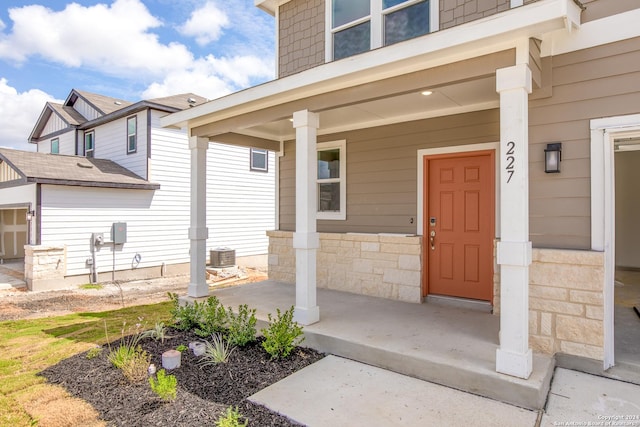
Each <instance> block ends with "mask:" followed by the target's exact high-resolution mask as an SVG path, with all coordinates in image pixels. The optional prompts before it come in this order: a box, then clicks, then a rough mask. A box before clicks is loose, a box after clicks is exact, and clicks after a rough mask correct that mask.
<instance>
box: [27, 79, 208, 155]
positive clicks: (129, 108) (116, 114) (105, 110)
mask: <svg viewBox="0 0 640 427" xmlns="http://www.w3.org/2000/svg"><path fill="white" fill-rule="evenodd" d="M78 98H82V99H83V100H84V101H85V102H87V103H88V104H90V105H91V106H92V107H93V108H94V109H95V110H96V111H98V112H99V113H100V114H101V116H100V117H98V118H95V119H92V120H89V119H88V118H86V117H83V116H82V114H80V113H79V112H78V111H77V110H76V109H74V108H73V105H74V104H75V103H76V101H77V100H78ZM207 101H208V100H207V99H206V98H204V97H202V96H199V95H196V94H194V93H182V94H179V95H172V96H167V97H163V98H154V99H150V100H142V101H138V102H135V103H133V102H129V101H125V100H122V99H118V98H111V97H109V96H104V95H99V94H96V93H91V92H86V91H82V90H77V89H72V90H71V92H70V93H69V96H67V99H66V100H65V101H64V104H57V103H53V102H47V103H46V104H45V107H44V109H43V110H42V113H40V117H39V118H38V121H37V122H36V124H35V126H34V128H33V130H32V131H31V134H30V135H29V139H28V142H30V143H32V144H34V143H36V142H38V140H40V138H41V137H42V136H43V135H41V133H42V131H43V130H44V128H45V126H46V125H47V122H48V120H49V118H50V117H51V115H52V114H56V115H58V116H59V117H60V118H61V119H62V120H63V121H64V122H65V123H66V124H67V128H66V129H65V130H63V131H58V132H55V133H63V132H67V131H68V130H70V129H88V128H91V127H95V126H98V125H101V124H103V123H107V122H109V121H112V120H116V119H118V118H121V117H124V116H126V115H129V114H134V113H136V112H138V111H141V110H144V109H146V108H153V109H156V110H161V111H165V112H167V113H175V112H177V111H181V110H185V109H188V108H190V107H194V106H196V105H201V104H204V103H206V102H207ZM52 135H53V134H48V135H47V136H52Z"/></svg>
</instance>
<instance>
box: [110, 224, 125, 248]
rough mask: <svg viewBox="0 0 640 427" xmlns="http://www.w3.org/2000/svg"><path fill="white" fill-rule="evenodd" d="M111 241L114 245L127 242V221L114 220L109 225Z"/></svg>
mask: <svg viewBox="0 0 640 427" xmlns="http://www.w3.org/2000/svg"><path fill="white" fill-rule="evenodd" d="M111 241H112V242H113V243H114V244H116V245H122V244H124V243H127V223H126V222H114V223H113V225H112V226H111Z"/></svg>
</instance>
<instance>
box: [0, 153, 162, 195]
mask: <svg viewBox="0 0 640 427" xmlns="http://www.w3.org/2000/svg"><path fill="white" fill-rule="evenodd" d="M2 161H4V162H6V163H7V165H9V166H10V167H11V168H13V169H15V171H16V172H17V173H18V174H19V175H20V176H21V177H22V179H21V180H20V181H21V182H22V183H28V182H35V183H41V184H55V185H72V186H82V187H104V188H128V189H141V190H157V189H159V188H160V184H154V183H152V182H149V181H147V180H145V179H143V178H141V177H140V176H138V175H136V174H134V173H133V172H131V171H130V170H128V169H126V168H124V167H122V166H120V165H119V164H117V163H115V162H113V161H111V160H106V159H91V158H85V157H78V156H64V155H58V154H45V153H35V152H31V151H22V150H12V149H8V148H0V162H2ZM0 184H1V183H0Z"/></svg>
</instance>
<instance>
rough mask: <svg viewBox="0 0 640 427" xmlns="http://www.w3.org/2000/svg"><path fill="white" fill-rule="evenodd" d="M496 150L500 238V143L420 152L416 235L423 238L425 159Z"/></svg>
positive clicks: (497, 213)
mask: <svg viewBox="0 0 640 427" xmlns="http://www.w3.org/2000/svg"><path fill="white" fill-rule="evenodd" d="M487 150H495V152H496V162H495V163H496V165H495V167H496V180H495V181H496V190H495V191H496V206H495V220H496V224H495V233H496V237H499V236H500V231H499V230H500V209H498V208H499V206H498V203H499V202H500V197H499V195H500V180H499V179H498V177H499V176H500V171H499V168H500V162H499V161H498V160H499V159H500V157H499V156H500V142H486V143H482V144H469V145H455V146H451V147H437V148H425V149H421V150H418V174H417V175H418V195H417V196H418V212H417V218H416V234H417V235H418V236H422V234H423V232H424V230H423V228H422V226H423V220H424V214H425V213H424V210H423V209H424V157H425V156H435V155H438V154H455V153H471V152H474V151H487Z"/></svg>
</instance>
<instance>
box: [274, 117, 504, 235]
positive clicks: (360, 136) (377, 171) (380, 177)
mask: <svg viewBox="0 0 640 427" xmlns="http://www.w3.org/2000/svg"><path fill="white" fill-rule="evenodd" d="M339 139H346V141H347V219H346V221H318V231H320V232H329V233H330V232H336V233H341V232H363V233H406V234H413V233H415V230H416V224H415V221H416V220H417V217H416V215H417V212H418V207H417V197H416V195H417V191H418V188H417V174H418V169H417V159H418V157H417V151H418V150H420V149H425V148H432V147H444V146H452V145H463V144H475V143H483V142H495V141H498V139H499V116H498V111H497V110H491V111H480V112H474V113H467V114H460V115H454V116H447V117H441V118H437V119H429V120H421V121H415V122H409V123H402V124H397V125H391V126H384V127H377V128H371V129H363V130H358V131H353V132H345V133H340V134H334V135H330V136H323V137H322V138H319V141H333V140H339ZM411 218H413V220H414V223H413V224H412V223H411ZM280 229H281V230H288V231H292V230H294V229H295V144H294V143H293V142H287V143H286V144H285V155H284V156H283V157H282V158H281V159H280Z"/></svg>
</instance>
